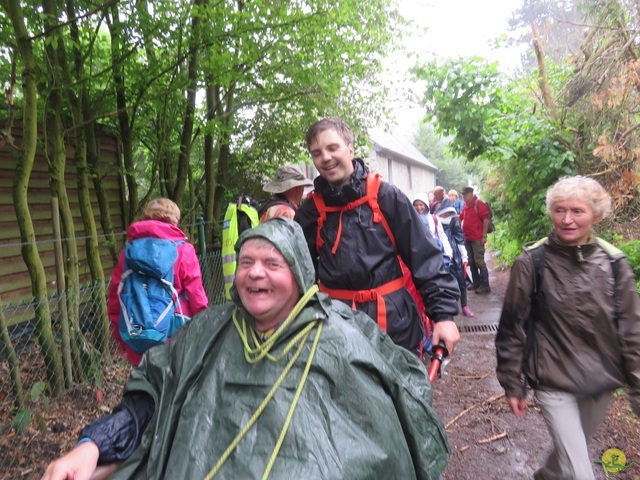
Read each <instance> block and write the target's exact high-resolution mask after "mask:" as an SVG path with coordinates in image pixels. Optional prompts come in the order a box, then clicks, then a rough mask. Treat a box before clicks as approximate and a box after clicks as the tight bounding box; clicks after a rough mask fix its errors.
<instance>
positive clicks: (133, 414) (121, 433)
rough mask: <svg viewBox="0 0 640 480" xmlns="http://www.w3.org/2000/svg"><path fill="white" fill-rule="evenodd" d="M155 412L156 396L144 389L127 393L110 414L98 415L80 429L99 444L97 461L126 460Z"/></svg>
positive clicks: (81, 433) (99, 462) (85, 436)
mask: <svg viewBox="0 0 640 480" xmlns="http://www.w3.org/2000/svg"><path fill="white" fill-rule="evenodd" d="M154 412H155V403H154V401H153V398H151V396H150V395H149V394H148V393H145V392H131V393H125V394H124V396H123V397H122V401H121V402H120V404H119V405H118V406H117V407H116V408H115V409H114V410H113V413H112V414H111V415H107V416H105V417H102V418H98V419H97V420H95V421H93V422H92V423H91V424H89V425H87V426H86V427H84V428H83V429H82V431H81V432H80V439H82V438H90V439H91V441H93V442H94V443H96V444H97V445H98V450H99V451H100V457H99V458H98V464H99V465H102V464H107V463H113V462H118V461H122V460H126V459H127V458H129V456H130V455H131V454H132V453H133V451H134V450H135V449H136V447H137V446H138V445H140V440H141V439H142V434H143V433H144V430H145V428H146V427H147V425H148V424H149V421H150V420H151V417H153V414H154Z"/></svg>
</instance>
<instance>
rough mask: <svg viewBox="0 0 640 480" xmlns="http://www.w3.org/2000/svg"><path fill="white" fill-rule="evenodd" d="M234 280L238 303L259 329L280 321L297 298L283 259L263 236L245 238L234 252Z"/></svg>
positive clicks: (272, 325)
mask: <svg viewBox="0 0 640 480" xmlns="http://www.w3.org/2000/svg"><path fill="white" fill-rule="evenodd" d="M235 284H236V288H237V290H238V294H239V295H240V300H241V301H242V304H243V305H244V307H245V308H246V309H247V311H248V312H249V313H250V314H251V316H253V318H254V319H255V320H256V324H257V326H258V328H259V329H260V330H263V331H264V330H269V329H271V328H274V327H276V326H277V325H278V324H280V322H282V321H283V320H284V319H285V318H287V315H289V313H290V312H291V310H293V307H294V306H295V304H296V303H297V302H298V299H299V298H300V288H299V287H298V283H297V282H296V279H295V277H294V275H293V272H292V271H291V269H290V268H289V265H288V264H287V261H286V260H285V258H284V257H283V256H282V254H281V253H280V252H279V251H278V249H277V248H276V247H274V246H273V244H271V243H270V242H268V241H267V240H264V239H261V238H252V239H249V240H247V241H246V242H245V243H244V244H243V245H242V248H241V249H240V253H239V255H238V267H237V270H236V277H235Z"/></svg>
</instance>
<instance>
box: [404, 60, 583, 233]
mask: <svg viewBox="0 0 640 480" xmlns="http://www.w3.org/2000/svg"><path fill="white" fill-rule="evenodd" d="M413 71H414V74H415V75H416V77H417V78H419V79H421V80H424V81H426V83H427V87H426V90H425V97H424V104H425V106H426V108H427V114H426V119H429V120H432V121H433V122H435V124H436V130H437V131H438V132H439V133H441V134H444V135H452V137H453V138H452V141H451V150H452V151H453V152H455V153H457V154H460V155H464V156H465V157H466V158H467V160H468V161H470V162H473V163H478V162H479V161H482V162H486V164H488V165H489V173H488V174H487V178H486V180H485V181H484V185H482V188H481V190H482V192H483V193H482V195H483V198H484V199H485V200H488V201H490V202H491V203H492V205H493V206H494V208H495V210H496V217H497V219H498V220H499V221H501V222H504V223H505V225H506V226H508V228H509V236H512V237H513V238H514V239H515V240H517V242H519V243H520V244H522V243H524V242H527V241H531V240H535V239H537V238H539V237H542V236H545V235H547V234H548V231H549V226H550V224H549V220H548V218H547V215H546V214H545V193H546V190H547V189H548V188H549V187H550V186H551V185H552V184H553V183H554V182H555V181H556V180H557V179H558V178H560V177H562V176H564V175H569V174H573V173H574V167H573V162H574V154H573V152H572V151H571V150H570V148H569V145H570V140H571V135H570V134H569V133H568V131H567V130H565V129H563V128H562V127H561V126H560V125H558V124H557V123H556V122H554V121H553V120H552V119H550V118H549V117H548V116H547V115H546V113H545V112H544V109H542V108H537V107H539V105H538V103H537V102H538V100H537V98H536V97H535V96H533V95H531V93H530V92H531V86H530V85H529V83H528V80H527V79H523V80H508V79H506V78H505V77H504V76H502V75H501V74H500V72H499V71H498V70H497V66H496V64H491V63H488V62H487V61H485V60H483V59H480V58H476V57H474V58H468V59H457V60H446V61H444V62H439V61H434V62H431V63H429V64H427V65H425V66H421V67H416V68H415V69H414V70H413ZM564 74H565V72H563V71H561V70H559V71H558V72H557V73H556V76H557V77H558V78H561V77H562V75H564Z"/></svg>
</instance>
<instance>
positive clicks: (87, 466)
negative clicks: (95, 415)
mask: <svg viewBox="0 0 640 480" xmlns="http://www.w3.org/2000/svg"><path fill="white" fill-rule="evenodd" d="M99 456H100V452H99V451H98V446H97V445H96V444H95V443H93V442H85V443H81V444H80V445H78V446H77V447H75V448H74V449H73V450H71V451H70V452H69V453H67V454H66V455H65V456H63V457H60V458H58V459H57V460H54V461H53V462H51V463H50V464H49V466H48V467H47V469H46V470H45V472H44V475H43V476H42V480H89V479H90V478H91V475H93V472H94V471H95V470H96V467H97V466H98V457H99Z"/></svg>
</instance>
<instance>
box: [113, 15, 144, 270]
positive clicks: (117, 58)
mask: <svg viewBox="0 0 640 480" xmlns="http://www.w3.org/2000/svg"><path fill="white" fill-rule="evenodd" d="M110 18H111V28H109V33H110V35H111V65H112V70H113V83H114V86H115V91H116V105H117V107H118V128H119V130H120V142H121V143H122V162H123V165H124V178H125V180H126V185H127V193H128V199H129V208H128V214H127V218H126V223H127V224H128V223H131V222H133V221H134V219H135V218H136V216H137V213H136V212H137V209H138V182H137V179H136V172H135V162H134V158H133V130H132V125H131V124H130V122H129V112H128V110H127V96H126V91H125V85H124V68H123V63H122V58H121V56H122V44H123V43H124V42H123V41H122V24H121V23H120V16H119V11H118V4H117V3H114V4H113V5H112V6H111V17H110ZM145 43H146V42H145ZM116 261H117V259H116Z"/></svg>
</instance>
